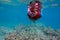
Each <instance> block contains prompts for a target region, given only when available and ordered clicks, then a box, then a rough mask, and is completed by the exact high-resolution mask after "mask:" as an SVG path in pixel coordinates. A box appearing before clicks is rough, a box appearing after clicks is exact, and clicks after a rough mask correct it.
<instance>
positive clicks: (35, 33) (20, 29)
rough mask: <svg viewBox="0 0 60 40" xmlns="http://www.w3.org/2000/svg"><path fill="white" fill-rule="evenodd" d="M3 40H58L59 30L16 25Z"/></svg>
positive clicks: (40, 26)
mask: <svg viewBox="0 0 60 40" xmlns="http://www.w3.org/2000/svg"><path fill="white" fill-rule="evenodd" d="M4 40H60V30H54V29H52V28H50V26H48V27H46V26H45V25H41V24H40V25H18V26H16V27H15V29H14V30H13V31H12V32H10V33H8V34H7V35H6V36H5V38H4Z"/></svg>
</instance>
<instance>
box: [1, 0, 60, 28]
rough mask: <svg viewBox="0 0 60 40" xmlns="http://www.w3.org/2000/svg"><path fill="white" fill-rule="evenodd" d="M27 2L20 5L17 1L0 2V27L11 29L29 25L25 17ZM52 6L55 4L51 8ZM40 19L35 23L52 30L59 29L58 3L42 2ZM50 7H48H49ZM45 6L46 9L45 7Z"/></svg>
mask: <svg viewBox="0 0 60 40" xmlns="http://www.w3.org/2000/svg"><path fill="white" fill-rule="evenodd" d="M28 2H29V1H27V2H26V3H22V2H19V1H17V0H11V1H9V0H8V1H6V0H5V1H4V0H0V26H5V27H8V28H13V27H14V26H15V25H18V24H31V23H32V22H31V21H30V20H29V18H28V16H27V13H28V11H27V8H28ZM52 4H57V5H54V6H51V5H52ZM42 5H44V6H43V7H42V10H41V11H42V12H41V13H42V18H40V19H39V20H36V23H43V24H45V25H48V26H51V27H52V28H54V29H59V28H60V1H59V0H55V1H53V2H50V1H47V2H43V1H42ZM49 5H50V6H49ZM45 6H46V7H45Z"/></svg>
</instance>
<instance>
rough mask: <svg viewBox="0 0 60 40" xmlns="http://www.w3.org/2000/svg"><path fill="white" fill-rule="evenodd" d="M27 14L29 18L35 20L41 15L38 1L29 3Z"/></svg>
mask: <svg viewBox="0 0 60 40" xmlns="http://www.w3.org/2000/svg"><path fill="white" fill-rule="evenodd" d="M28 16H29V18H30V19H31V20H32V19H33V20H36V19H39V18H40V17H41V3H40V2H39V1H36V2H34V4H30V5H29V7H28Z"/></svg>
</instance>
